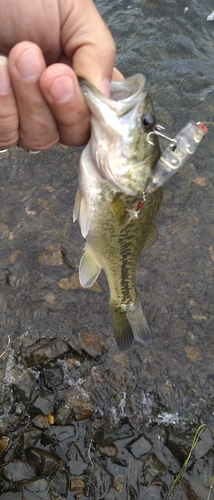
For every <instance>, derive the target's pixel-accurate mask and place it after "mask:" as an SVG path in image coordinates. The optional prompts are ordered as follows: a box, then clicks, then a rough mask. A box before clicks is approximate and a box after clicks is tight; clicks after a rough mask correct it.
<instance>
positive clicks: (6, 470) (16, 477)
mask: <svg viewBox="0 0 214 500" xmlns="http://www.w3.org/2000/svg"><path fill="white" fill-rule="evenodd" d="M2 474H3V476H4V477H5V478H6V479H9V481H12V482H14V483H22V482H23V483H24V482H25V481H30V480H31V479H32V478H33V477H35V475H36V468H35V467H34V466H33V465H32V464H30V463H29V462H27V461H26V460H14V461H13V462H10V463H9V464H7V465H5V466H4V467H3V469H2Z"/></svg>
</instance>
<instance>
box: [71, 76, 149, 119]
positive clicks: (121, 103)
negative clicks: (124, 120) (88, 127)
mask: <svg viewBox="0 0 214 500" xmlns="http://www.w3.org/2000/svg"><path fill="white" fill-rule="evenodd" d="M79 84H80V87H81V90H82V93H83V95H84V96H85V98H86V101H87V104H88V106H89V108H90V109H91V111H92V113H94V114H96V111H97V108H98V107H100V106H101V105H103V106H104V107H105V109H106V107H108V108H110V109H111V110H113V111H115V112H116V114H117V116H118V117H121V116H123V115H125V114H126V113H128V112H129V111H130V110H131V109H133V108H134V107H135V106H136V105H137V104H138V103H139V100H140V101H141V102H142V101H143V100H144V98H145V97H146V95H147V91H146V79H145V77H144V76H143V75H141V74H137V75H134V76H131V77H130V78H126V79H125V80H121V81H118V82H115V81H112V82H111V84H110V98H109V97H106V96H105V95H104V94H102V92H100V91H99V90H98V89H97V88H96V87H94V85H92V84H91V83H89V82H88V81H87V80H84V79H83V78H79Z"/></svg>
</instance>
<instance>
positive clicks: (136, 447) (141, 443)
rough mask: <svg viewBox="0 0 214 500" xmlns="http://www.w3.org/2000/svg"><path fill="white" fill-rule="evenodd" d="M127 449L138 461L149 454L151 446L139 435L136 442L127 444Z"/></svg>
mask: <svg viewBox="0 0 214 500" xmlns="http://www.w3.org/2000/svg"><path fill="white" fill-rule="evenodd" d="M127 448H128V449H129V450H130V451H131V453H132V455H134V457H135V458H137V459H138V458H140V457H142V456H143V455H146V454H147V453H149V452H150V451H151V449H152V445H151V443H150V442H149V441H148V440H147V439H146V438H145V437H144V436H143V435H141V436H140V437H139V438H138V439H137V440H135V441H132V442H131V443H129V444H128V445H127Z"/></svg>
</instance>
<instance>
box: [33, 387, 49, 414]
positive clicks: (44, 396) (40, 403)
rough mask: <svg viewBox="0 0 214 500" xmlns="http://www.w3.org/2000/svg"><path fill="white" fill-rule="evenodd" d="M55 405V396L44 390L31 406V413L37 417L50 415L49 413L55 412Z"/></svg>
mask: <svg viewBox="0 0 214 500" xmlns="http://www.w3.org/2000/svg"><path fill="white" fill-rule="evenodd" d="M53 404H54V394H52V393H51V392H48V391H45V390H42V391H40V392H39V394H38V396H37V397H36V399H34V401H33V403H32V404H31V406H30V408H29V413H34V414H36V415H39V413H43V414H44V415H48V414H49V413H52V412H53Z"/></svg>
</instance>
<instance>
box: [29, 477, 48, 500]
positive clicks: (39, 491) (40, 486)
mask: <svg viewBox="0 0 214 500" xmlns="http://www.w3.org/2000/svg"><path fill="white" fill-rule="evenodd" d="M49 484H50V481H49V482H48V481H47V480H46V479H36V480H35V481H32V483H30V484H28V485H27V486H25V488H24V489H23V495H24V500H52V499H51V496H50V493H49Z"/></svg>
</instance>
